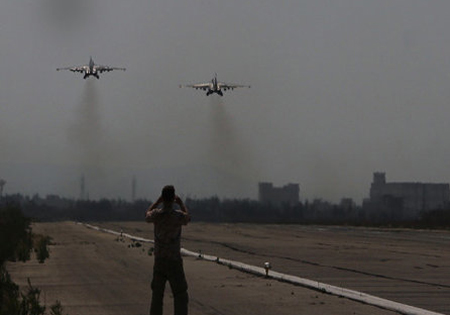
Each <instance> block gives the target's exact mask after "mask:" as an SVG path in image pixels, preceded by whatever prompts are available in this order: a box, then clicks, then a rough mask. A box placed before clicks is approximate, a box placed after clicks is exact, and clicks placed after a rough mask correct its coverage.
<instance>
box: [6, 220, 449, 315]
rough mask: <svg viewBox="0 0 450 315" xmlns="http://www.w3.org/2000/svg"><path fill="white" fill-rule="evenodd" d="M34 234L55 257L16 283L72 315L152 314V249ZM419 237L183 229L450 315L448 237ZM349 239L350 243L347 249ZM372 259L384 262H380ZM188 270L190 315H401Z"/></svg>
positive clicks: (266, 282)
mask: <svg viewBox="0 0 450 315" xmlns="http://www.w3.org/2000/svg"><path fill="white" fill-rule="evenodd" d="M103 225H104V226H105V227H108V228H113V229H115V230H118V231H120V230H123V231H124V232H128V233H130V234H134V235H139V236H142V237H147V238H152V237H151V236H152V226H151V225H148V224H145V223H140V222H139V223H135V222H133V223H122V222H120V223H108V224H103ZM33 231H34V232H36V233H42V234H46V235H50V236H51V237H52V238H53V245H52V246H51V254H50V255H51V257H50V259H49V260H48V261H46V262H45V263H44V264H39V263H37V262H36V261H34V260H33V261H30V262H27V263H11V264H8V270H9V271H10V273H11V275H12V277H13V279H14V280H15V281H16V282H17V283H19V284H21V285H25V284H26V281H27V280H26V279H27V278H28V277H29V278H30V279H31V281H32V284H33V285H36V286H38V287H40V288H41V289H42V294H41V299H43V300H45V302H46V303H47V304H52V303H53V302H54V301H55V300H59V301H61V303H62V305H63V306H64V313H65V314H66V313H67V314H68V315H74V314H80V315H81V314H83V315H89V314H96V315H98V314H148V307H149V304H150V295H151V290H150V280H151V271H152V265H153V257H152V256H149V254H148V250H149V249H150V247H151V244H141V245H143V246H140V247H132V246H131V245H132V242H131V241H130V240H128V239H123V240H122V239H120V238H117V237H116V236H113V235H109V234H106V233H101V232H97V231H93V230H90V229H87V228H85V227H84V226H81V225H77V224H75V223H73V222H62V223H38V224H35V225H34V226H33ZM390 233H392V234H390ZM416 234H417V233H416V231H404V232H401V233H398V232H389V233H388V234H386V232H385V231H382V230H381V231H378V230H366V229H356V230H354V229H350V230H347V229H340V228H321V227H302V226H266V225H262V226H259V225H239V224H238V225H226V224H224V225H212V224H202V223H193V224H190V225H188V226H187V227H186V228H185V230H184V236H185V238H184V239H183V247H185V248H188V249H191V250H194V251H202V252H204V253H206V254H212V255H216V256H221V257H225V258H228V259H233V260H238V261H243V262H245V263H249V264H254V265H258V264H261V263H262V262H264V261H266V260H270V261H271V263H272V265H273V268H274V270H276V271H279V272H283V273H288V274H294V275H297V276H301V277H305V278H309V279H314V280H317V281H321V282H325V283H329V284H334V285H342V286H343V287H347V288H351V289H355V288H360V289H364V290H365V292H367V293H370V294H375V293H379V294H378V296H379V295H384V296H383V297H384V298H390V297H392V298H395V299H397V301H398V302H401V303H405V302H407V301H410V302H412V303H411V305H414V306H417V307H422V308H425V309H428V310H433V311H436V312H441V313H444V314H450V312H449V306H448V303H446V301H448V300H449V299H448V297H449V295H450V292H449V291H450V289H449V283H448V281H449V277H448V275H449V274H450V273H449V260H448V255H449V253H448V250H447V251H446V252H445V249H448V239H447V238H446V237H448V236H449V235H450V234H449V233H446V232H442V233H441V232H439V233H436V232H427V233H425V232H424V234H420V233H419V234H420V235H418V236H417V235H416ZM393 236H395V237H393ZM344 238H347V241H345V242H344V243H342V240H343V239H344ZM382 240H385V241H384V242H382ZM420 244H422V245H421V246H418V245H420ZM375 245H376V246H375ZM374 256H377V257H378V258H377V259H375V260H374V259H373V257H374ZM402 257H403V258H402ZM404 257H407V258H409V259H405V258H404ZM408 261H409V262H408ZM416 267H417V268H416ZM392 268H394V270H392ZM408 268H409V269H408ZM419 268H420V269H419ZM185 269H186V274H187V277H188V282H189V286H190V288H189V294H190V304H189V310H190V314H313V315H314V314H365V315H371V314H373V315H375V314H395V313H394V312H391V311H387V310H384V309H381V308H378V307H373V306H370V305H366V304H362V303H359V302H355V301H352V300H349V299H345V298H339V297H336V296H332V295H329V294H324V293H321V292H318V291H314V290H310V289H306V288H303V287H300V286H294V285H292V284H287V283H282V282H278V281H274V280H270V279H266V278H264V277H258V276H255V275H250V274H246V273H242V272H239V271H237V270H233V269H229V268H227V267H224V266H221V265H217V264H215V263H210V262H205V261H203V260H198V259H195V258H191V257H187V258H185ZM407 269H408V270H407ZM398 284H399V285H398ZM438 293H439V294H438ZM375 295H376V294H375ZM171 303H172V298H171V296H170V289H168V290H167V295H166V299H165V314H170V313H173V312H172V310H173V309H172V305H171Z"/></svg>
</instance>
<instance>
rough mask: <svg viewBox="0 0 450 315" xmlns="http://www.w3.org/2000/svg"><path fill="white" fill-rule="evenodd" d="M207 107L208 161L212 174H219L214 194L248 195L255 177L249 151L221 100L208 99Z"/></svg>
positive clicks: (255, 172)
mask: <svg viewBox="0 0 450 315" xmlns="http://www.w3.org/2000/svg"><path fill="white" fill-rule="evenodd" d="M210 107H211V121H212V130H211V134H210V135H211V138H210V146H209V160H210V163H211V164H212V166H213V167H214V168H215V170H216V173H218V174H221V175H220V176H219V178H216V179H215V181H216V182H215V183H214V184H215V185H216V186H217V187H218V189H219V190H221V191H219V192H218V194H219V195H220V194H221V193H222V192H223V193H224V194H225V195H231V196H236V193H239V192H242V193H244V195H245V196H248V192H249V190H250V189H253V188H254V187H253V186H255V187H256V182H255V181H256V180H257V174H258V171H257V167H256V165H255V163H254V162H255V160H254V158H253V157H252V154H251V153H250V151H251V150H249V149H250V148H249V147H248V145H246V144H245V143H244V142H243V138H242V136H240V135H239V134H238V133H239V131H238V128H236V126H235V125H234V124H233V117H232V116H231V115H230V113H229V112H227V108H226V105H225V104H224V102H223V98H220V97H218V96H215V95H212V96H210Z"/></svg>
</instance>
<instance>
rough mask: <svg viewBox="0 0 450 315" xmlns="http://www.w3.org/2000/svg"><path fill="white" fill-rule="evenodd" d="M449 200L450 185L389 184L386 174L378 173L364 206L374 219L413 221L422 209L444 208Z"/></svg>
mask: <svg viewBox="0 0 450 315" xmlns="http://www.w3.org/2000/svg"><path fill="white" fill-rule="evenodd" d="M449 201H450V185H449V184H430V183H403V182H400V183H387V182H386V174H385V173H380V172H376V173H374V174H373V182H372V184H371V186H370V199H367V200H365V201H364V204H363V207H364V210H365V211H366V213H368V214H369V218H372V219H387V220H397V221H398V220H414V219H417V218H419V217H420V214H421V213H422V212H427V211H431V210H437V209H443V208H444V207H446V206H447V205H448V204H449Z"/></svg>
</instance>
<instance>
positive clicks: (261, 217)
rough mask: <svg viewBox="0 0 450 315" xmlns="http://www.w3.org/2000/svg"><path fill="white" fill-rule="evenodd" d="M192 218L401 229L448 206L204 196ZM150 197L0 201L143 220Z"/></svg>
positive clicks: (448, 222) (195, 202)
mask: <svg viewBox="0 0 450 315" xmlns="http://www.w3.org/2000/svg"><path fill="white" fill-rule="evenodd" d="M185 202H186V205H187V206H188V208H189V210H190V212H191V214H192V217H193V221H203V222H247V223H291V224H335V225H364V226H380V225H388V226H399V227H402V226H405V227H416V226H417V227H427V226H429V227H438V228H449V227H450V209H446V210H436V211H430V212H426V213H423V214H422V216H421V217H420V218H419V219H417V220H415V221H409V222H405V221H402V220H398V219H397V220H395V221H393V220H389V218H387V219H384V220H377V221H374V220H372V221H371V220H370V219H369V215H368V214H367V213H366V212H365V211H364V209H363V208H361V207H359V206H356V205H355V204H354V203H353V202H352V201H351V200H345V202H341V203H340V204H332V203H330V202H327V201H324V200H321V199H315V200H313V201H305V202H300V203H298V204H295V205H290V204H270V203H260V202H258V201H255V200H250V199H220V198H218V197H210V198H203V199H193V198H187V199H186V201H185ZM151 203H152V201H151V200H145V199H139V200H136V201H133V202H129V201H126V200H122V199H100V200H76V199H68V198H61V197H59V196H56V195H48V196H46V197H45V198H43V197H40V196H39V195H34V196H32V197H29V196H23V195H21V194H15V195H6V196H3V197H2V199H1V200H0V205H1V204H15V205H19V206H20V207H21V208H22V211H23V213H24V214H25V215H26V216H28V217H31V218H34V219H36V220H40V221H62V220H74V221H81V222H86V221H141V220H143V219H144V215H145V211H146V209H147V208H148V207H149V206H150V205H151Z"/></svg>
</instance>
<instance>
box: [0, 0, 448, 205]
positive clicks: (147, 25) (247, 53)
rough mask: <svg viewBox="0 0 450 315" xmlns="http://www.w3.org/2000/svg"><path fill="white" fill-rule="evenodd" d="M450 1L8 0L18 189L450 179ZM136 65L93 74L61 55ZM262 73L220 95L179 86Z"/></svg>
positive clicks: (10, 178) (95, 194) (7, 64)
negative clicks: (378, 175) (75, 69)
mask: <svg viewBox="0 0 450 315" xmlns="http://www.w3.org/2000/svg"><path fill="white" fill-rule="evenodd" d="M449 12H450V1H447V0H442V1H438V0H429V1H424V0H421V1H416V0H292V1H283V0H281V1H266V0H250V1H238V0H228V1H207V0H186V1H181V2H180V1H174V0H166V1H148V0H130V1H122V0H21V1H16V0H2V1H1V2H0V21H1V22H0V45H1V47H0V146H1V151H0V178H3V179H4V180H6V181H7V184H6V185H5V190H4V192H5V193H15V192H21V193H26V194H34V193H39V194H40V195H43V196H45V195H46V194H53V193H56V194H60V195H63V196H67V197H78V196H79V194H80V178H81V176H82V174H84V176H85V179H86V190H87V191H88V193H89V195H90V197H91V198H101V197H121V198H126V199H129V198H130V196H131V180H132V177H133V176H135V177H136V181H137V192H136V193H137V197H144V198H152V199H154V198H155V197H156V196H155V195H156V194H158V193H159V191H160V188H161V187H162V186H163V185H165V184H168V183H173V184H175V185H176V187H177V188H178V191H179V192H180V194H182V195H184V196H197V197H203V196H211V195H217V196H219V197H249V198H252V199H255V198H257V183H258V182H260V181H269V182H273V183H274V184H275V185H276V186H281V185H285V184H287V183H289V182H294V183H299V184H300V190H301V193H300V195H301V196H300V197H301V199H302V200H304V199H312V198H316V197H321V198H324V199H326V200H330V201H338V200H339V199H340V198H342V197H351V198H354V199H355V201H356V202H357V203H360V202H361V200H362V198H364V197H367V196H368V194H369V187H370V182H371V181H372V173H373V172H374V171H384V172H386V174H387V180H388V181H420V182H444V183H448V182H450V168H448V165H449V164H448V162H449V157H450V147H449V140H448V130H449V118H450V104H449V100H450V89H449V86H450V32H449V30H450V19H449V18H448V14H449ZM89 56H92V57H93V58H94V60H95V61H96V62H97V63H99V64H106V65H110V66H118V67H126V68H127V71H125V72H121V71H117V72H111V73H105V74H103V75H101V78H100V80H97V79H95V78H89V79H88V80H83V78H82V75H81V74H75V73H72V72H69V71H62V72H57V71H56V68H57V67H63V66H75V65H82V64H85V63H87V62H88V61H89ZM215 72H217V74H218V79H219V80H222V81H225V82H233V83H241V84H250V85H251V86H252V87H251V88H250V89H240V90H235V91H233V92H225V96H224V97H223V98H220V97H218V96H216V95H214V96H210V97H206V96H205V93H204V92H200V91H196V90H193V89H179V88H178V85H179V84H188V83H197V82H204V81H209V80H210V79H211V78H212V76H213V75H214V73H215Z"/></svg>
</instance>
